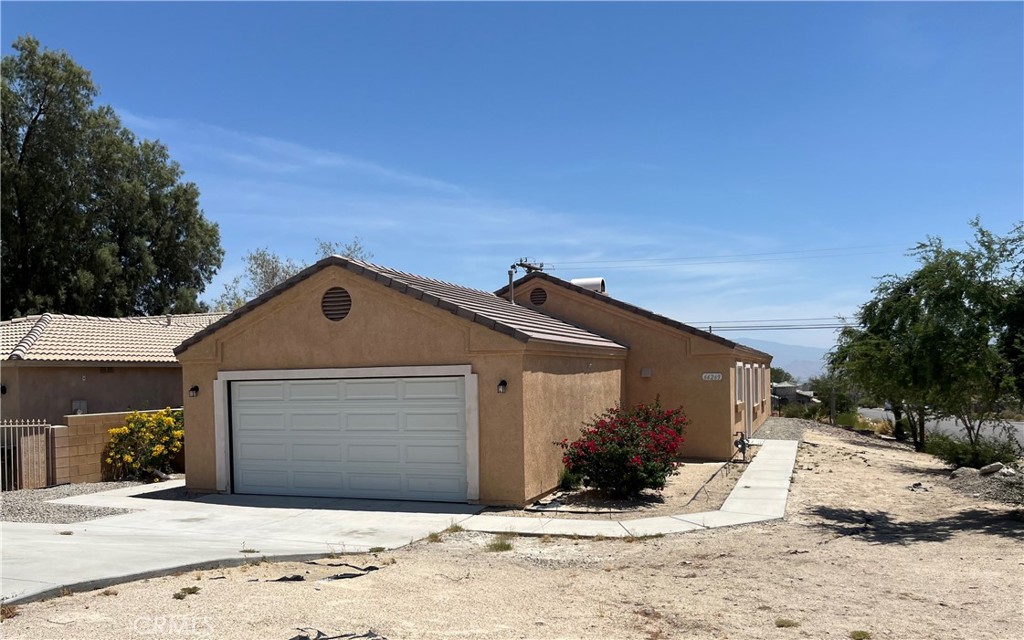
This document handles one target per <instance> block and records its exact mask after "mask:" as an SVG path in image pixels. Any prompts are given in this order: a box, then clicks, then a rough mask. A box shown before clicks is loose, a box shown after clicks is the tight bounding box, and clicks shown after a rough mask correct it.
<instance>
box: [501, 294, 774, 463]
mask: <svg viewBox="0 0 1024 640" xmlns="http://www.w3.org/2000/svg"><path fill="white" fill-rule="evenodd" d="M536 287H540V288H542V289H544V290H545V291H546V292H547V300H546V301H545V302H544V304H543V305H540V306H536V305H533V304H531V303H530V292H531V291H532V290H533V289H534V288H536ZM515 298H516V301H517V302H518V303H520V304H523V305H525V306H530V307H532V308H535V309H537V310H539V311H543V312H544V313H547V314H549V315H552V316H554V317H556V318H561V319H563V320H565V321H567V322H571V323H572V324H575V325H577V326H580V327H583V328H585V329H588V330H590V331H593V332H595V333H598V334H601V335H604V336H607V337H609V338H612V339H613V340H615V341H616V342H619V343H620V344H623V345H626V346H628V347H629V354H628V357H627V358H626V365H625V373H624V376H623V393H622V396H623V397H622V402H623V404H624V405H627V406H628V405H634V404H637V403H639V402H653V401H654V400H655V399H657V398H659V397H660V399H661V404H662V406H664V407H677V406H682V407H683V412H684V413H685V415H686V416H687V418H688V419H689V421H690V424H689V425H688V426H687V428H686V433H685V434H684V440H683V447H682V455H683V456H684V457H687V458H696V459H709V460H725V459H728V458H729V457H730V456H731V455H732V454H733V452H734V447H733V440H734V437H733V436H732V433H733V431H735V430H738V429H733V427H734V424H735V423H734V420H733V416H734V411H735V399H734V393H733V387H731V386H730V384H731V381H732V376H731V370H732V369H733V368H735V366H736V360H737V358H736V356H735V351H734V350H733V349H732V348H730V347H728V346H725V345H721V344H718V343H716V342H713V341H711V340H708V339H705V338H702V337H700V336H696V335H691V334H688V333H685V332H683V331H680V330H678V329H673V328H672V327H669V326H666V325H664V324H661V323H659V322H656V321H653V320H649V319H646V318H643V317H641V316H639V315H637V314H634V313H631V312H629V311H626V310H623V309H619V308H617V307H615V306H613V305H611V304H608V303H606V302H602V301H600V300H594V299H592V298H591V297H589V296H586V295H582V294H579V293H577V292H574V291H571V290H569V289H565V288H564V287H560V286H557V285H554V284H550V283H546V282H543V281H537V282H531V283H527V284H526V285H525V286H522V287H517V288H516V290H515ZM766 362H767V361H766ZM643 369H650V373H651V375H650V377H643V376H642V375H641V372H642V370H643ZM704 373H720V374H722V379H721V380H718V381H704V380H703V379H702V374H704ZM741 418H742V416H741ZM760 419H761V420H762V421H763V417H761V418H760Z"/></svg>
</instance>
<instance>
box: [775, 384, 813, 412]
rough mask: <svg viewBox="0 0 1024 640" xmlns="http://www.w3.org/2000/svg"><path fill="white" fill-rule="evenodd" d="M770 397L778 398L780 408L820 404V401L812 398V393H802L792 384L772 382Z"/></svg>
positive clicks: (801, 390) (802, 391)
mask: <svg viewBox="0 0 1024 640" xmlns="http://www.w3.org/2000/svg"><path fill="white" fill-rule="evenodd" d="M772 395H773V396H775V397H776V398H778V400H777V403H778V406H780V407H784V406H786V405H788V404H800V405H808V404H821V400H819V399H817V398H815V397H814V392H813V391H804V390H803V389H800V388H799V387H797V386H796V385H795V384H794V383H792V382H773V383H772Z"/></svg>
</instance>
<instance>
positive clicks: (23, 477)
mask: <svg viewBox="0 0 1024 640" xmlns="http://www.w3.org/2000/svg"><path fill="white" fill-rule="evenodd" d="M53 440H54V438H53V429H52V428H51V427H50V425H49V424H47V423H46V422H44V421H41V420H18V421H10V422H4V423H0V490H2V491H16V490H18V489H40V488H43V487H48V486H50V485H52V484H54V478H55V470H54V468H53V467H54V441H53Z"/></svg>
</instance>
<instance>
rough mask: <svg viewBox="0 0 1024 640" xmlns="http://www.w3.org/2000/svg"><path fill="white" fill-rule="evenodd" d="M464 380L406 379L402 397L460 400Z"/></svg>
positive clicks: (408, 398)
mask: <svg viewBox="0 0 1024 640" xmlns="http://www.w3.org/2000/svg"><path fill="white" fill-rule="evenodd" d="M461 387H462V381H461V380H455V379H447V380H445V379H436V380H435V379H430V378H424V379H422V380H406V381H405V384H404V385H403V393H402V397H403V398H405V399H407V400H427V399H430V400H458V399H459V398H461V397H462V389H461Z"/></svg>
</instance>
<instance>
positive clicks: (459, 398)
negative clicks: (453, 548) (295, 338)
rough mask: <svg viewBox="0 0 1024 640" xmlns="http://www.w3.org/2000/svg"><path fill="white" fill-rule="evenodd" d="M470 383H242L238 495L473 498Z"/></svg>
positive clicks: (235, 400) (236, 443)
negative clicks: (468, 454)
mask: <svg viewBox="0 0 1024 640" xmlns="http://www.w3.org/2000/svg"><path fill="white" fill-rule="evenodd" d="M464 390H465V383H464V380H463V378H461V377H438V378H391V379H372V380H353V379H338V380H288V381H237V382H233V383H232V387H231V421H232V427H231V428H232V432H231V438H232V451H233V464H234V478H235V485H234V488H235V491H237V492H239V493H265V494H277V495H309V496H331V497H353V498H383V499H415V500H445V501H464V500H465V499H466V491H467V481H466V432H465V429H466V421H465V399H464V393H465V391H464Z"/></svg>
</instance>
